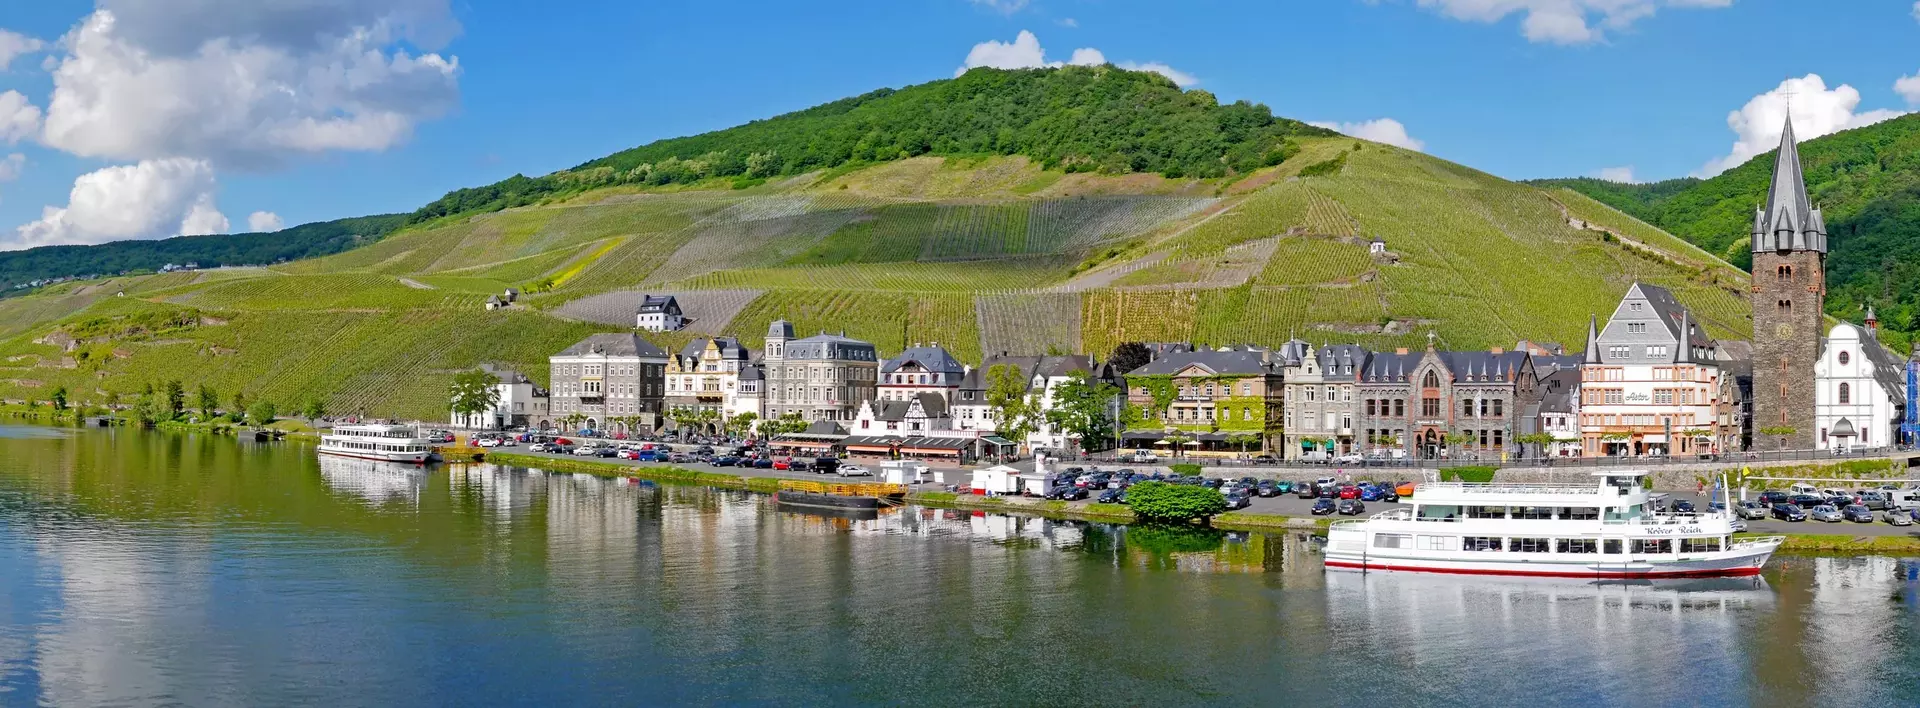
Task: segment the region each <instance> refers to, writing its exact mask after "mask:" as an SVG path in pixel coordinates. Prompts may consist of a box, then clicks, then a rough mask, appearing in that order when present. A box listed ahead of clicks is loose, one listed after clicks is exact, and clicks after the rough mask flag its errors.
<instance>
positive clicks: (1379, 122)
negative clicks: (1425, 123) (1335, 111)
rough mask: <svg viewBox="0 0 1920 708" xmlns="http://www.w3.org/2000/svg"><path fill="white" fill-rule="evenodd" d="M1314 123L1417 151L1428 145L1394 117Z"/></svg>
mask: <svg viewBox="0 0 1920 708" xmlns="http://www.w3.org/2000/svg"><path fill="white" fill-rule="evenodd" d="M1312 125H1316V126H1319V127H1322V128H1326V129H1327V130H1332V131H1335V132H1339V133H1344V134H1346V135H1351V136H1353V137H1356V138H1359V139H1361V140H1372V141H1374V142H1376V143H1385V144H1387V145H1393V146H1395V147H1403V148H1406V149H1408V150H1413V151H1416V152H1417V151H1423V150H1425V149H1426V147H1427V144H1426V143H1425V142H1422V141H1420V140H1418V139H1416V138H1414V137H1413V136H1411V135H1408V134H1407V126H1405V125H1402V124H1401V123H1400V121H1397V120H1394V119H1392V118H1376V119H1374V120H1370V121H1364V122H1360V123H1335V122H1332V121H1316V122H1313V123H1312Z"/></svg>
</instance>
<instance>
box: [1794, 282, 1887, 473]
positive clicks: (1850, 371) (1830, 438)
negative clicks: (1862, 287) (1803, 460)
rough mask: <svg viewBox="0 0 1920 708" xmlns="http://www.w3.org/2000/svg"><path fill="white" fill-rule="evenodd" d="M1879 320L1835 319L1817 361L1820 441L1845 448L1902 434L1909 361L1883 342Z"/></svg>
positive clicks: (1833, 447) (1869, 317) (1816, 406)
mask: <svg viewBox="0 0 1920 708" xmlns="http://www.w3.org/2000/svg"><path fill="white" fill-rule="evenodd" d="M1878 325H1879V322H1878V321H1877V320H1875V319H1874V316H1873V311H1872V310H1868V311H1867V325H1866V326H1865V327H1861V326H1858V325H1854V324H1850V323H1845V322H1842V323H1840V324H1837V325H1834V327H1833V329H1832V330H1831V331H1829V332H1828V333H1827V337H1826V339H1825V340H1824V341H1823V343H1822V347H1821V352H1820V361H1819V363H1818V364H1816V365H1815V367H1814V385H1815V387H1816V388H1815V390H1814V424H1815V425H1816V426H1818V427H1819V429H1820V430H1819V437H1818V438H1817V440H1819V442H1820V447H1821V448H1823V449H1828V450H1835V451H1842V450H1848V449H1853V448H1863V447H1883V446H1886V445H1892V444H1894V443H1895V442H1897V441H1898V440H1899V438H1898V433H1899V430H1900V420H1901V416H1902V415H1903V414H1904V411H1905V408H1906V400H1907V396H1906V362H1905V361H1903V360H1901V359H1900V358H1898V357H1896V356H1894V355H1893V353H1892V352H1889V351H1887V348H1886V347H1884V346H1881V344H1880V340H1879V338H1878V337H1877V334H1878V329H1879V327H1878Z"/></svg>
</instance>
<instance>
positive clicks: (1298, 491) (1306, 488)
mask: <svg viewBox="0 0 1920 708" xmlns="http://www.w3.org/2000/svg"><path fill="white" fill-rule="evenodd" d="M1293 495H1294V496H1296V497H1299V498H1301V499H1312V498H1314V497H1317V496H1320V492H1319V491H1318V490H1315V489H1314V488H1313V485H1311V484H1307V483H1306V482H1300V483H1298V484H1295V485H1293Z"/></svg>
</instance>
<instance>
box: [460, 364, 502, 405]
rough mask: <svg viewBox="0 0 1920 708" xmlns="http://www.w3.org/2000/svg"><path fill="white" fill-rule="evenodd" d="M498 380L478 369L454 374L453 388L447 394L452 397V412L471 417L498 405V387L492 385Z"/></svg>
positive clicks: (498, 380)
mask: <svg viewBox="0 0 1920 708" xmlns="http://www.w3.org/2000/svg"><path fill="white" fill-rule="evenodd" d="M499 382H500V379H499V378H498V377H496V376H494V375H493V374H489V373H487V372H485V371H482V370H480V369H474V370H472V371H462V372H460V373H458V374H454V375H453V390H452V391H451V393H450V394H449V397H451V398H452V399H453V412H454V413H455V414H458V415H460V416H463V417H472V416H476V415H479V414H481V413H485V412H487V411H491V410H493V409H494V407H495V406H498V405H500V389H499V388H498V387H496V386H495V385H494V384H497V383H499Z"/></svg>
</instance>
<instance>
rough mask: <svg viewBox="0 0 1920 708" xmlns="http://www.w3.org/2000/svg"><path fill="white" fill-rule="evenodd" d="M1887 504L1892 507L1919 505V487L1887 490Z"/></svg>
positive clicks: (1903, 507)
mask: <svg viewBox="0 0 1920 708" xmlns="http://www.w3.org/2000/svg"><path fill="white" fill-rule="evenodd" d="M1887 504H1888V505H1890V506H1891V508H1894V509H1912V508H1915V507H1920V489H1895V490H1893V491H1890V492H1887Z"/></svg>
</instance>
